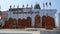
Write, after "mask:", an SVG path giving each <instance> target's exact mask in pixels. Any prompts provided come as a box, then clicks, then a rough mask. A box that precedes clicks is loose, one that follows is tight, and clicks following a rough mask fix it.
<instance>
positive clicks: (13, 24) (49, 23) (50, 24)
mask: <svg viewBox="0 0 60 34" xmlns="http://www.w3.org/2000/svg"><path fill="white" fill-rule="evenodd" d="M41 21H42V28H46V29H53V28H55V21H54V18H52V17H50V16H42V20H41V19H40V16H39V15H36V16H35V25H34V28H40V27H41V26H40V23H41ZM31 23H32V19H31V18H30V17H27V19H24V18H23V19H20V18H19V19H18V20H16V19H12V18H9V20H6V21H5V25H4V26H3V27H2V28H29V27H30V28H31V27H32V26H31Z"/></svg>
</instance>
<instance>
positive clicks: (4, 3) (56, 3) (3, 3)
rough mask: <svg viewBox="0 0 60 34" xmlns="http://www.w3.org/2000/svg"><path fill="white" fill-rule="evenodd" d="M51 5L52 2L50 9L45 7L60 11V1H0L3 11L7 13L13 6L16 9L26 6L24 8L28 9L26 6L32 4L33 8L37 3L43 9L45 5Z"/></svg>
mask: <svg viewBox="0 0 60 34" xmlns="http://www.w3.org/2000/svg"><path fill="white" fill-rule="evenodd" d="M46 2H47V3H49V2H51V6H49V5H48V7H45V8H46V9H57V10H60V7H59V6H60V4H59V2H60V0H0V7H1V9H0V10H2V11H6V10H8V9H9V6H10V5H12V6H14V5H15V7H17V6H18V5H19V7H22V5H23V4H24V6H25V7H26V5H27V4H28V5H29V6H30V5H31V4H32V5H33V6H34V5H35V4H36V3H39V4H40V7H41V9H43V3H46Z"/></svg>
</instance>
